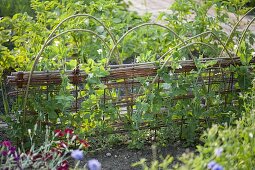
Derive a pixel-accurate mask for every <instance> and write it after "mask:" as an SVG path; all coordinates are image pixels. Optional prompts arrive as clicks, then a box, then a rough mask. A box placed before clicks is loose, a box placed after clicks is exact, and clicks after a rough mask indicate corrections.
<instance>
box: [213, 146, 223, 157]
mask: <svg viewBox="0 0 255 170" xmlns="http://www.w3.org/2000/svg"><path fill="white" fill-rule="evenodd" d="M222 152H223V148H222V147H220V148H216V149H215V150H214V154H215V155H216V156H217V157H219V156H220V155H221V153H222Z"/></svg>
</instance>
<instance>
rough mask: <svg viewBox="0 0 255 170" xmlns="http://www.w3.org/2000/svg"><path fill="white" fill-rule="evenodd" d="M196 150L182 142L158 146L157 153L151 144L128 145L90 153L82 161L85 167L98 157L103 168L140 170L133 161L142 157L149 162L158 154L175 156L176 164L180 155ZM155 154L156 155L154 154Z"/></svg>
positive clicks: (158, 158) (159, 156) (108, 169)
mask: <svg viewBox="0 0 255 170" xmlns="http://www.w3.org/2000/svg"><path fill="white" fill-rule="evenodd" d="M190 151H194V148H185V147H183V146H182V144H181V143H180V142H176V143H175V144H170V145H168V146H167V147H162V148H157V149H156V155H155V152H154V153H153V150H152V148H151V146H145V147H144V148H143V149H142V150H131V149H128V148H127V147H126V146H124V145H123V146H120V147H118V148H109V149H105V150H103V151H97V152H94V153H88V154H87V155H86V157H85V159H84V161H83V162H82V163H81V166H82V167H83V166H84V165H85V164H86V162H87V161H88V160H90V159H97V160H98V161H99V162H101V164H102V170H139V169H142V168H141V167H132V164H133V163H136V162H138V161H139V160H140V159H141V158H145V159H147V160H148V164H150V162H151V161H152V160H153V157H155V156H156V159H157V160H160V159H161V158H162V157H163V158H165V157H166V156H167V155H171V156H173V157H174V162H173V163H174V164H175V163H177V162H179V160H178V157H179V156H181V155H182V154H183V153H186V152H190ZM154 155H155V156H154Z"/></svg>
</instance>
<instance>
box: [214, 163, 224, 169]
mask: <svg viewBox="0 0 255 170" xmlns="http://www.w3.org/2000/svg"><path fill="white" fill-rule="evenodd" d="M223 169H224V168H223V167H222V166H220V165H219V164H216V165H214V166H213V168H212V170H223Z"/></svg>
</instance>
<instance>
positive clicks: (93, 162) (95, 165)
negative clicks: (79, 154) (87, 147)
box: [88, 159, 101, 170]
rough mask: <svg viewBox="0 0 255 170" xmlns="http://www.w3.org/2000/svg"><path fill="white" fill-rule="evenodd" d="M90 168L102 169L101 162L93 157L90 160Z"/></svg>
mask: <svg viewBox="0 0 255 170" xmlns="http://www.w3.org/2000/svg"><path fill="white" fill-rule="evenodd" d="M88 169H89V170H101V163H100V162H99V161H98V160H96V159H91V160H89V161H88Z"/></svg>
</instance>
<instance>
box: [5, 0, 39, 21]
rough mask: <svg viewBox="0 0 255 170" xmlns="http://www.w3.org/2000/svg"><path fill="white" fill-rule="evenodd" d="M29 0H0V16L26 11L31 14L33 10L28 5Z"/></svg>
mask: <svg viewBox="0 0 255 170" xmlns="http://www.w3.org/2000/svg"><path fill="white" fill-rule="evenodd" d="M30 1H31V0H1V2H0V16H1V17H4V16H13V15H15V14H16V13H24V12H27V13H28V14H29V15H31V16H33V15H34V11H33V10H32V8H31V7H30Z"/></svg>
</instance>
